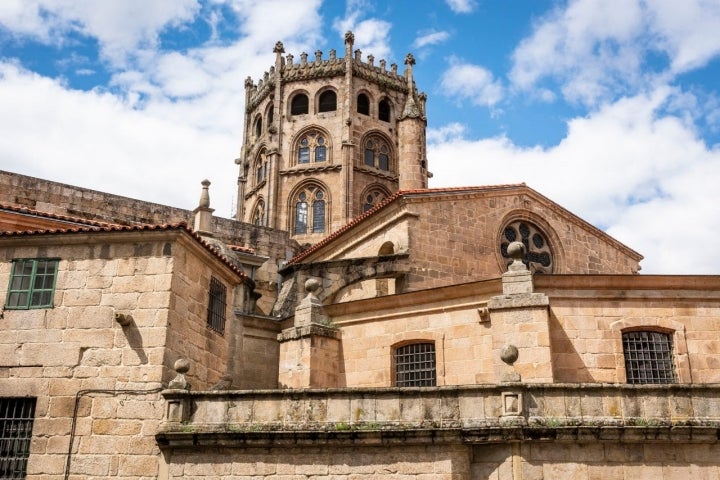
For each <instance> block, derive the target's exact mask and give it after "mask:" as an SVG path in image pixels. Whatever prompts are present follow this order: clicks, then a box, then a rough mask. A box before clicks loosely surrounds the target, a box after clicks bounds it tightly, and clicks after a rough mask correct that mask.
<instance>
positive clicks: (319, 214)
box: [312, 200, 325, 233]
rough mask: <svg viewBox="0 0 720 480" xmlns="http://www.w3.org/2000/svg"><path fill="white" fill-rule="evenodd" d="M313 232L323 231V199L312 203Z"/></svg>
mask: <svg viewBox="0 0 720 480" xmlns="http://www.w3.org/2000/svg"><path fill="white" fill-rule="evenodd" d="M312 231H313V233H322V232H324V231H325V200H316V201H315V203H313V229H312Z"/></svg>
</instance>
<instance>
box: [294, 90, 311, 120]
mask: <svg viewBox="0 0 720 480" xmlns="http://www.w3.org/2000/svg"><path fill="white" fill-rule="evenodd" d="M308 106H309V102H308V97H307V95H305V94H304V93H299V94H297V95H295V96H294V97H293V99H292V102H291V103H290V114H291V115H303V114H305V113H308Z"/></svg>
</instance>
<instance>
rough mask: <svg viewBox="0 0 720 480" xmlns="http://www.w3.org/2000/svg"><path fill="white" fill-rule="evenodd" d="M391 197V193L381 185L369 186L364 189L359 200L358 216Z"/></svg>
mask: <svg viewBox="0 0 720 480" xmlns="http://www.w3.org/2000/svg"><path fill="white" fill-rule="evenodd" d="M390 195H391V193H390V191H389V190H388V189H387V188H385V186H383V185H381V184H379V183H373V184H370V185H368V186H367V187H365V188H364V189H363V191H362V193H361V194H360V198H359V199H358V212H357V213H358V215H359V214H362V213H365V212H367V211H368V210H370V209H372V208H373V207H375V206H377V205H378V204H380V203H382V202H383V201H384V200H385V199H386V198H388V197H389V196H390Z"/></svg>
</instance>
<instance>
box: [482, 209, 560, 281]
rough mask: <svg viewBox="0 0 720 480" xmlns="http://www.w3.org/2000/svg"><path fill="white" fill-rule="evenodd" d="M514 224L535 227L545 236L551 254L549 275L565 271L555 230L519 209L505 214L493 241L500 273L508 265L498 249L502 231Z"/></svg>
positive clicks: (543, 220)
mask: <svg viewBox="0 0 720 480" xmlns="http://www.w3.org/2000/svg"><path fill="white" fill-rule="evenodd" d="M514 222H527V223H530V224H532V225H534V226H535V227H537V229H539V230H540V232H542V233H543V234H544V235H545V237H546V240H547V243H548V248H549V250H550V252H551V254H552V272H550V273H562V272H563V271H564V270H565V254H564V251H563V248H562V243H561V241H560V237H559V236H558V234H557V232H555V229H554V228H552V227H551V226H550V224H549V223H548V222H547V221H546V220H545V219H544V218H542V217H541V216H540V215H538V214H536V213H534V212H531V211H529V210H525V209H519V208H518V209H514V210H512V211H510V212H508V213H506V214H505V215H504V216H503V218H502V219H501V220H500V223H499V225H498V231H497V234H496V241H495V257H496V259H497V261H498V265H499V266H500V271H501V272H505V271H506V270H507V264H508V259H507V258H506V257H505V256H503V254H502V251H501V248H500V246H501V244H502V243H503V235H504V230H505V228H506V227H507V226H508V225H510V224H512V223H514Z"/></svg>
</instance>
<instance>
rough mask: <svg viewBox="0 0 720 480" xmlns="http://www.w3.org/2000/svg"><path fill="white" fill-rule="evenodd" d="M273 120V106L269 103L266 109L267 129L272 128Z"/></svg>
mask: <svg viewBox="0 0 720 480" xmlns="http://www.w3.org/2000/svg"><path fill="white" fill-rule="evenodd" d="M274 119H275V105H273V104H272V103H271V104H270V106H268V109H267V126H268V128H270V126H272V123H273V120H274Z"/></svg>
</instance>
